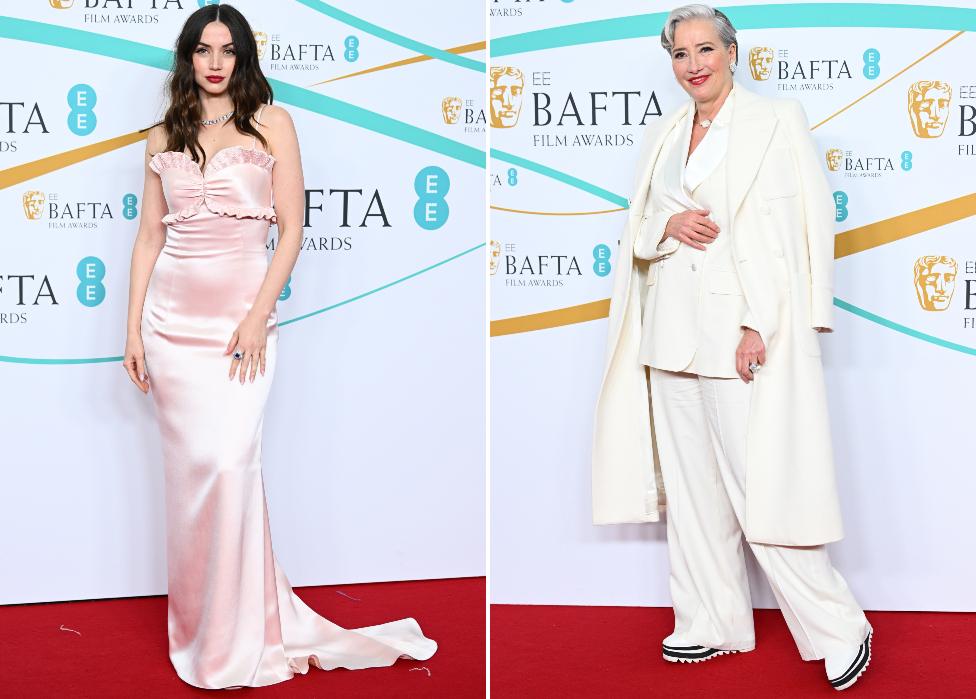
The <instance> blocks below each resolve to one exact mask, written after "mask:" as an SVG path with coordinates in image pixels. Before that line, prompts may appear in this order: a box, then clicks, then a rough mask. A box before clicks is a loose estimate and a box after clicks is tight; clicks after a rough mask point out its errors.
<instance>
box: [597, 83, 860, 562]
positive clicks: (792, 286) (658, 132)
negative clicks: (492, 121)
mask: <svg viewBox="0 0 976 699" xmlns="http://www.w3.org/2000/svg"><path fill="white" fill-rule="evenodd" d="M735 91H736V102H735V105H734V110H733V114H732V120H731V125H730V131H729V144H728V151H727V160H728V167H729V171H728V173H729V174H728V202H729V217H730V225H729V226H728V227H727V228H726V229H725V230H723V231H721V233H720V234H719V235H727V236H731V244H732V252H733V258H734V262H735V269H736V273H737V275H738V277H739V281H740V284H741V286H742V289H743V293H744V295H745V298H746V302H747V304H748V306H749V309H750V312H751V314H752V320H753V321H754V322H755V325H756V330H758V331H759V333H760V335H761V336H762V338H763V341H764V342H765V343H766V364H765V365H764V366H763V367H762V369H761V370H760V371H759V372H758V373H757V374H756V379H755V381H754V382H753V392H752V401H751V407H750V412H749V420H748V436H747V457H746V512H745V526H744V533H745V536H746V539H747V540H748V541H750V542H753V543H766V544H777V545H786V546H813V545H818V544H823V543H827V542H830V541H836V540H838V539H840V538H842V537H843V528H842V524H841V516H840V505H839V502H838V499H837V486H836V481H835V476H834V464H833V457H832V449H831V441H830V425H829V420H828V415H827V398H826V391H825V386H824V379H823V367H822V364H821V360H820V344H819V338H818V337H817V332H816V330H814V328H816V327H824V328H830V327H831V322H832V321H831V318H832V311H833V262H834V207H833V202H832V196H831V192H830V188H829V186H828V183H827V179H826V176H825V175H824V172H823V168H822V166H821V163H820V158H819V157H818V156H817V152H816V148H815V145H814V142H813V139H812V138H811V136H810V132H809V125H808V122H807V118H806V114H805V113H804V111H803V107H802V105H801V104H800V103H799V102H798V101H796V100H793V99H772V98H767V97H763V96H760V95H758V94H756V93H754V92H751V91H749V90H746V89H744V88H743V87H742V85H741V84H739V83H736V86H735ZM692 104H693V103H692V102H691V101H690V100H689V101H688V102H687V103H685V104H684V105H682V106H681V107H680V108H678V109H677V110H675V111H674V112H672V113H671V114H669V115H667V116H665V117H662V118H661V119H660V120H658V121H657V122H655V123H653V124H651V125H650V126H648V128H647V130H646V131H645V134H644V139H643V142H642V147H641V155H640V157H639V159H638V165H637V174H636V177H635V184H634V189H633V192H634V195H633V198H632V199H631V202H630V214H629V216H628V219H627V223H626V225H625V227H624V230H623V235H622V237H621V241H620V248H619V250H618V253H617V260H616V264H615V268H614V276H613V293H612V296H611V300H610V322H609V335H608V341H607V353H606V364H605V368H604V373H603V380H602V383H601V386H600V391H599V394H598V398H597V403H596V411H595V417H594V435H593V521H594V523H595V524H616V523H624V522H656V521H658V520H659V518H660V511H663V509H664V505H665V499H664V490H663V485H662V482H661V476H660V468H659V466H658V464H657V452H656V449H655V448H654V443H653V435H652V425H651V413H650V410H651V404H650V397H649V392H648V386H647V374H646V371H645V367H644V366H643V365H642V364H640V362H639V361H638V359H637V354H638V349H639V346H640V338H641V294H642V293H644V289H645V286H644V280H645V275H646V273H647V262H646V261H644V260H641V259H638V258H635V257H634V255H633V248H634V240H635V237H636V234H637V230H638V228H639V226H640V225H641V224H642V223H643V222H644V218H645V216H644V205H645V200H646V197H647V194H648V186H649V184H650V179H651V173H652V171H653V169H654V164H655V162H656V160H657V157H658V155H659V154H660V152H661V146H662V144H663V141H664V137H665V136H666V135H667V133H668V132H669V131H670V129H671V128H673V127H674V126H675V124H676V123H677V121H678V120H679V119H680V118H681V116H682V115H684V114H685V112H686V111H687V110H688V109H689V107H690V106H691V105H692ZM668 216H670V213H668V212H651V218H650V219H649V220H647V225H648V226H650V228H649V230H651V231H663V229H664V222H665V221H666V219H667V217H668ZM656 217H657V218H659V219H661V220H654V219H655V218H656ZM675 244H676V241H674V240H673V239H667V240H665V242H664V243H662V244H661V247H660V248H659V251H660V253H661V254H662V255H666V254H669V252H673V250H674V249H675ZM735 380H738V379H735ZM703 438H704V435H703Z"/></svg>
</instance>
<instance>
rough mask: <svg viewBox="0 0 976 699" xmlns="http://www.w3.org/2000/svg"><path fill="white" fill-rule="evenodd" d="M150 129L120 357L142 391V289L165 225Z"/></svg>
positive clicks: (155, 138) (155, 143)
mask: <svg viewBox="0 0 976 699" xmlns="http://www.w3.org/2000/svg"><path fill="white" fill-rule="evenodd" d="M154 131H156V129H153V130H151V131H150V132H149V135H148V136H147V138H146V150H145V156H144V163H143V167H144V177H145V184H144V185H143V189H142V208H141V210H140V214H139V229H138V232H137V233H136V238H135V242H134V243H133V245H132V262H131V264H130V267H129V312H128V319H127V321H126V327H127V334H126V341H125V356H124V358H123V361H124V363H125V368H126V371H127V372H128V373H129V378H131V379H132V381H133V383H135V384H136V386H138V387H139V389H140V390H141V391H142V392H143V393H146V392H147V391H148V390H149V383H148V381H146V369H145V356H144V352H143V346H142V327H141V326H142V307H143V305H144V304H145V301H146V290H147V289H148V287H149V278H150V276H152V271H153V267H155V266H156V259H157V258H158V257H159V251H160V250H162V248H163V244H164V243H165V242H166V226H165V224H163V223H162V218H163V216H164V215H165V214H166V199H165V197H164V196H163V184H162V181H161V180H160V179H159V175H157V174H156V173H155V172H154V171H153V170H152V168H150V167H149V161H150V159H151V153H153V152H154V150H155V149H156V146H158V145H159V142H160V141H159V138H160V136H159V133H158V132H157V133H153V132H154ZM160 147H161V146H160Z"/></svg>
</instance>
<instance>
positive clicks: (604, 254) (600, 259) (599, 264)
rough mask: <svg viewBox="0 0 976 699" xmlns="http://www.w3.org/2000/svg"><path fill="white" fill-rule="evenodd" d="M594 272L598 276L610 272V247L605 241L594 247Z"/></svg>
mask: <svg viewBox="0 0 976 699" xmlns="http://www.w3.org/2000/svg"><path fill="white" fill-rule="evenodd" d="M593 273H594V274H595V275H596V276H598V277H605V276H607V275H608V274H610V247H609V246H608V245H605V244H604V243H600V244H599V245H597V246H596V247H595V248H593Z"/></svg>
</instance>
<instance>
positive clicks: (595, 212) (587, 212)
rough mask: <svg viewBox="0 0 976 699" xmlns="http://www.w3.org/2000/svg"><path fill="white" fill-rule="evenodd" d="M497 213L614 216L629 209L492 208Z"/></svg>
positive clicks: (493, 206)
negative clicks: (538, 209) (547, 209)
mask: <svg viewBox="0 0 976 699" xmlns="http://www.w3.org/2000/svg"><path fill="white" fill-rule="evenodd" d="M491 208H492V209H494V210H495V211H508V212H509V213H513V214H531V215H533V216H595V215H597V214H613V213H616V212H618V211H626V210H627V207H623V206H622V207H618V208H616V209H603V210H601V211H527V210H525V209H509V208H507V207H504V206H495V205H492V207H491Z"/></svg>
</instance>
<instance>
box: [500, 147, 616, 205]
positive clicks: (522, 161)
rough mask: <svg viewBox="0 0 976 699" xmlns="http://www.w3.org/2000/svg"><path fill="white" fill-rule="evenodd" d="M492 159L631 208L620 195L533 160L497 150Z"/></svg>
mask: <svg viewBox="0 0 976 699" xmlns="http://www.w3.org/2000/svg"><path fill="white" fill-rule="evenodd" d="M491 157H492V158H495V159H496V160H502V161H504V162H506V163H511V164H512V165H518V166H519V167H524V168H525V169H526V170H532V171H533V172H538V173H539V174H540V175H545V176H546V177H551V178H552V179H554V180H558V181H559V182H564V183H565V184H568V185H570V186H571V187H576V188H577V189H581V190H583V191H584V192H588V193H590V194H593V195H595V196H598V197H600V198H601V199H605V200H607V201H609V202H612V203H614V204H616V205H617V206H623V207H625V208H626V207H628V206H630V202H629V201H628V200H627V199H625V198H623V197H622V196H620V195H619V194H614V193H613V192H611V191H610V190H607V189H604V188H603V187H599V186H597V185H595V184H593V183H591V182H587V181H586V180H581V179H580V178H578V177H574V176H573V175H570V174H567V173H565V172H561V171H560V170H556V169H554V168H551V167H549V166H548V165H542V164H541V163H536V162H533V161H531V160H527V159H526V158H523V157H522V156H519V155H514V154H512V153H506V152H505V151H500V150H498V149H497V148H492V149H491Z"/></svg>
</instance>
